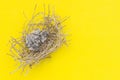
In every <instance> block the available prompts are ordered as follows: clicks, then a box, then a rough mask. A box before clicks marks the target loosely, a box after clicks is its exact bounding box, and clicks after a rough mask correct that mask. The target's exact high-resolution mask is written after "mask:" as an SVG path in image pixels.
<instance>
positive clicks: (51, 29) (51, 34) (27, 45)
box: [10, 12, 67, 68]
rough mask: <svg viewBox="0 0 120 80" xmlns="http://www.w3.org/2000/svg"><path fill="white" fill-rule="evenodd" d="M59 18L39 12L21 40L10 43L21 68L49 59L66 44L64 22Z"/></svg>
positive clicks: (30, 22)
mask: <svg viewBox="0 0 120 80" xmlns="http://www.w3.org/2000/svg"><path fill="white" fill-rule="evenodd" d="M66 19H67V18H65V19H63V20H60V18H59V17H58V16H55V15H53V14H52V15H50V14H49V13H48V14H45V13H44V12H43V13H42V12H39V13H37V14H35V15H34V16H33V17H32V19H31V20H30V21H29V22H28V24H27V25H26V27H25V29H24V30H23V33H22V36H21V37H20V38H19V39H16V38H12V39H11V41H10V44H11V48H10V52H11V53H12V54H11V56H12V57H13V58H14V59H15V60H17V61H19V62H20V66H19V68H21V67H26V66H29V67H32V66H33V64H36V63H38V62H39V61H40V60H42V59H44V58H46V57H48V56H49V55H50V54H51V53H52V52H53V51H55V50H56V49H57V48H59V47H60V46H61V45H62V44H63V43H66V35H65V34H64V33H63V31H62V30H63V26H62V22H64V21H65V20H66Z"/></svg>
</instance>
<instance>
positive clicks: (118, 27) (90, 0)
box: [0, 0, 120, 80]
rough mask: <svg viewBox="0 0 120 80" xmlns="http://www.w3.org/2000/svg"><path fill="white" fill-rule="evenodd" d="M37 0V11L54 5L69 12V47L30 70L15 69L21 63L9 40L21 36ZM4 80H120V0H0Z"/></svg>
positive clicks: (58, 11)
mask: <svg viewBox="0 0 120 80" xmlns="http://www.w3.org/2000/svg"><path fill="white" fill-rule="evenodd" d="M36 3H37V4H38V7H37V11H42V10H43V9H42V7H43V4H45V5H48V4H49V5H50V6H52V7H55V9H56V14H58V15H60V16H61V17H64V16H70V19H69V20H67V22H65V23H64V24H65V25H66V27H65V30H66V32H67V33H69V34H70V35H71V36H69V37H68V39H69V40H70V42H69V46H68V47H66V46H63V47H62V48H60V49H58V50H57V51H56V52H54V53H53V54H52V58H50V59H45V60H43V61H42V62H41V63H39V64H37V65H35V66H34V67H33V69H31V70H30V71H29V73H27V74H25V73H24V74H23V73H22V74H21V71H19V70H18V71H17V72H15V73H13V74H10V72H12V71H13V70H15V69H16V68H17V66H15V61H14V60H13V59H12V58H11V57H10V56H8V55H7V53H9V46H8V41H9V40H10V36H13V37H18V36H19V35H20V32H21V31H22V29H23V25H24V23H25V21H28V20H29V19H30V18H31V16H32V13H33V9H34V7H35V4H36ZM23 11H24V13H25V14H26V17H27V18H25V16H24V15H23ZM0 80H120V0H46V1H43V0H0Z"/></svg>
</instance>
